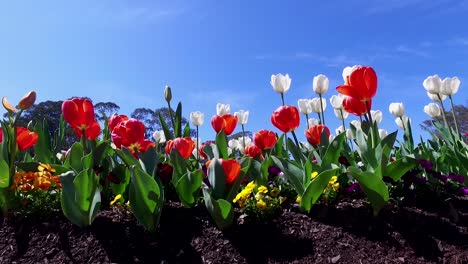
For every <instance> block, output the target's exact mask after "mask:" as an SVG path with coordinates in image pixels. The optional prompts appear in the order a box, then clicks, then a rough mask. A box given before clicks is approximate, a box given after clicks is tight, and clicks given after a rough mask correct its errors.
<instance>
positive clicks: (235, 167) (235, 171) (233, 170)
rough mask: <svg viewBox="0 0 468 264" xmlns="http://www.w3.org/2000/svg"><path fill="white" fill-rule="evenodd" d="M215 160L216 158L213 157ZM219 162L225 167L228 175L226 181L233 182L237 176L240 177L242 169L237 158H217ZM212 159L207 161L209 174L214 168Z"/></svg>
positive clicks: (225, 173)
mask: <svg viewBox="0 0 468 264" xmlns="http://www.w3.org/2000/svg"><path fill="white" fill-rule="evenodd" d="M213 160H214V159H213ZM216 160H218V162H220V163H221V166H222V167H223V171H224V175H225V176H226V183H227V184H231V183H233V182H234V181H235V180H236V179H237V177H239V173H240V170H241V166H240V164H239V163H238V162H237V161H236V160H235V159H228V160H224V159H216ZM211 161H212V160H209V161H207V162H206V167H208V175H209V173H210V170H214V167H213V166H210V165H211Z"/></svg>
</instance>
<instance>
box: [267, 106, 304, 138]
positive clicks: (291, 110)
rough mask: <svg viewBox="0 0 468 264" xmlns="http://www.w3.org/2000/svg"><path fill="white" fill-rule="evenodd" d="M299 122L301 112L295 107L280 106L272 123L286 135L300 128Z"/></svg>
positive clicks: (273, 116) (272, 117)
mask: <svg viewBox="0 0 468 264" xmlns="http://www.w3.org/2000/svg"><path fill="white" fill-rule="evenodd" d="M299 120H300V119H299V110H297V108H296V107H295V106H289V105H284V106H280V107H278V108H277V109H276V110H275V111H274V112H273V114H272V115H271V123H272V124H273V125H274V126H275V127H277V128H278V129H279V130H281V131H283V132H284V133H287V132H291V131H293V130H295V129H296V128H298V127H299Z"/></svg>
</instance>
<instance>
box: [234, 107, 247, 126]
mask: <svg viewBox="0 0 468 264" xmlns="http://www.w3.org/2000/svg"><path fill="white" fill-rule="evenodd" d="M234 116H237V123H238V124H240V125H245V124H247V121H248V120H249V111H244V110H239V112H234Z"/></svg>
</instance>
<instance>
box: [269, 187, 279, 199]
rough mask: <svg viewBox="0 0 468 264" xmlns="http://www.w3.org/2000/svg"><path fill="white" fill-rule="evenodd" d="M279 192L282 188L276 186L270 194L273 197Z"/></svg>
mask: <svg viewBox="0 0 468 264" xmlns="http://www.w3.org/2000/svg"><path fill="white" fill-rule="evenodd" d="M279 193H280V189H279V188H278V187H274V188H273V190H271V191H270V195H271V197H273V198H275V197H276V196H278V194H279Z"/></svg>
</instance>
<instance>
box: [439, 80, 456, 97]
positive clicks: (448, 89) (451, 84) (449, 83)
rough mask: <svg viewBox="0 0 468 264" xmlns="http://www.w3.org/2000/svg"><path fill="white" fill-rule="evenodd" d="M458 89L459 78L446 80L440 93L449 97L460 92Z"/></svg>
mask: <svg viewBox="0 0 468 264" xmlns="http://www.w3.org/2000/svg"><path fill="white" fill-rule="evenodd" d="M458 88H460V79H458V77H452V78H445V79H444V80H443V81H442V86H441V88H440V93H441V94H443V95H447V96H449V95H454V94H456V93H457V92H458Z"/></svg>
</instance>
